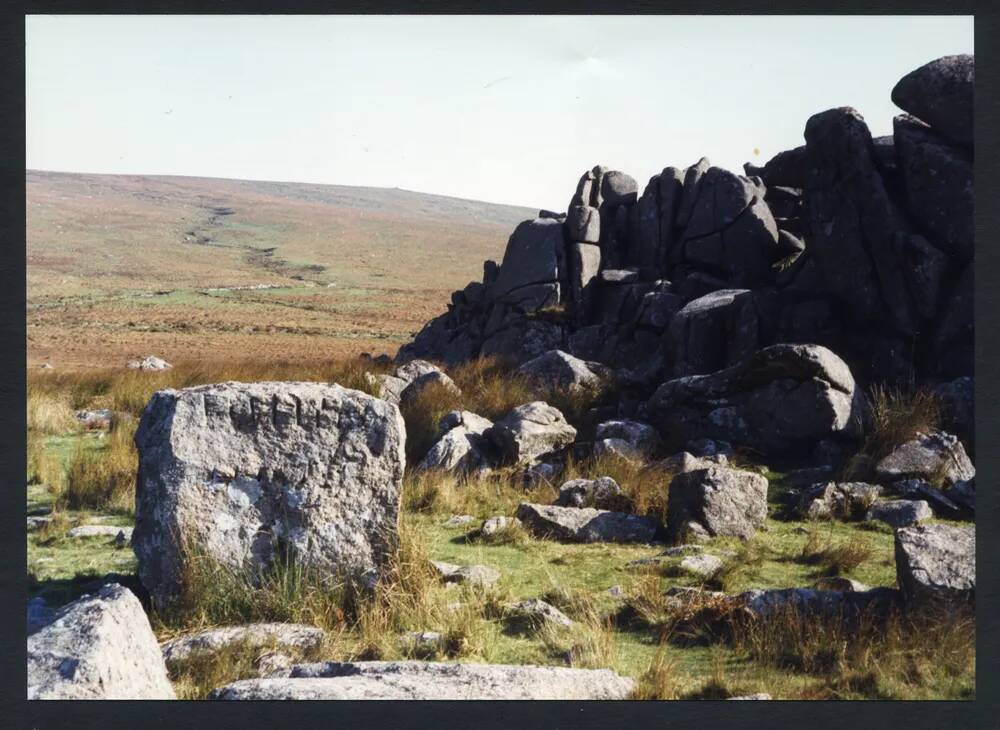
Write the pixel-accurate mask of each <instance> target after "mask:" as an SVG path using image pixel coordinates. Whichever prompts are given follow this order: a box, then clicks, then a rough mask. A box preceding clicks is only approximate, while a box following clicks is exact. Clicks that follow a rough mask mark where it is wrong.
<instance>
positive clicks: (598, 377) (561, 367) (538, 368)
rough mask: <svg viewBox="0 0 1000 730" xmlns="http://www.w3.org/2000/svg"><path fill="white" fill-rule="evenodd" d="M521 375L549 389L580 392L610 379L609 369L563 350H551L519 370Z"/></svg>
mask: <svg viewBox="0 0 1000 730" xmlns="http://www.w3.org/2000/svg"><path fill="white" fill-rule="evenodd" d="M517 372H518V374H519V375H523V376H525V377H526V378H528V379H529V380H533V381H535V382H537V383H540V384H542V385H545V386H547V387H549V388H560V389H563V390H568V391H579V390H585V389H593V388H597V387H599V386H600V385H601V383H602V382H603V381H604V379H605V378H607V377H608V375H609V372H608V368H607V367H606V366H604V365H602V364H601V363H599V362H587V361H585V360H581V359H579V358H577V357H573V356H572V355H570V354H569V353H566V352H563V351H562V350H549V351H548V352H546V353H544V354H542V355H539V356H538V357H536V358H534V359H532V360H529V361H528V362H526V363H524V364H523V365H521V367H519V368H518V369H517Z"/></svg>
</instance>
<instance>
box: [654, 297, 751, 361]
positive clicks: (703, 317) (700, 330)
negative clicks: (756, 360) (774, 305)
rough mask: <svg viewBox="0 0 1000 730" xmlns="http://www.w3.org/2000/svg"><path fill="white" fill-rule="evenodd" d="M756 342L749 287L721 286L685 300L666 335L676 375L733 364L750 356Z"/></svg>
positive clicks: (671, 321)
mask: <svg viewBox="0 0 1000 730" xmlns="http://www.w3.org/2000/svg"><path fill="white" fill-rule="evenodd" d="M758 341H759V334H758V321H757V311H756V308H755V307H754V294H753V292H751V291H750V290H748V289H722V290H720V291H714V292H712V293H710V294H706V295H705V296H702V297H699V298H698V299H695V300H694V301H691V302H688V303H687V304H686V305H684V307H683V308H682V309H681V310H680V311H679V312H677V313H676V314H675V315H674V316H673V318H672V319H671V320H670V324H669V329H668V330H667V337H666V345H667V351H668V352H669V353H670V355H671V358H672V372H673V374H674V375H675V376H682V375H703V374H705V373H711V372H715V371H716V370H721V369H722V368H725V367H728V366H730V365H734V364H736V363H738V362H739V361H740V360H743V359H744V358H746V357H748V356H749V355H751V354H752V353H753V352H754V351H755V350H756V349H757V347H758Z"/></svg>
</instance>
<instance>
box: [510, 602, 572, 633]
mask: <svg viewBox="0 0 1000 730" xmlns="http://www.w3.org/2000/svg"><path fill="white" fill-rule="evenodd" d="M505 618H506V619H507V622H508V624H509V625H511V626H512V627H513V628H516V629H521V630H529V631H537V630H538V629H540V628H542V627H543V626H558V627H561V628H570V627H572V626H573V620H572V619H570V617H569V616H567V615H566V614H564V613H563V612H562V611H560V610H559V609H558V608H556V607H555V606H552V605H550V604H548V603H546V602H545V601H543V600H541V599H538V598H529V599H527V600H525V601H518V602H517V603H515V604H513V605H511V606H510V607H508V609H507V611H506V613H505Z"/></svg>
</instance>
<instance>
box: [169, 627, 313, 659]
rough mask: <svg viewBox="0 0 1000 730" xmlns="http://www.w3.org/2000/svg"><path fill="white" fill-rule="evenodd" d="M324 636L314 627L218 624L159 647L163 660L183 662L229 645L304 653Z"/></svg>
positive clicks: (216, 651)
mask: <svg viewBox="0 0 1000 730" xmlns="http://www.w3.org/2000/svg"><path fill="white" fill-rule="evenodd" d="M324 636H325V633H324V631H323V630H322V629H317V628H316V627H314V626H305V625H303V624H283V623H256V624H247V625H244V626H219V627H216V628H211V629H206V630H204V631H199V632H197V633H194V634H187V635H185V636H179V637H177V638H176V639H171V640H170V641H167V642H165V643H164V644H163V645H161V647H160V649H161V650H162V652H163V659H164V661H166V662H183V661H186V660H188V659H191V658H193V657H196V656H201V655H205V654H215V653H218V652H220V651H222V650H224V649H226V648H227V647H231V646H242V647H247V648H250V649H253V650H261V649H268V648H272V647H276V648H279V649H283V650H286V651H287V650H294V651H297V652H301V653H304V654H305V653H309V652H313V651H316V650H317V649H319V648H320V645H321V644H322V643H323V638H324Z"/></svg>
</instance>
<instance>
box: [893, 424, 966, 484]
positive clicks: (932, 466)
mask: <svg viewBox="0 0 1000 730" xmlns="http://www.w3.org/2000/svg"><path fill="white" fill-rule="evenodd" d="M875 476H876V478H878V479H879V481H884V482H894V481H897V480H900V479H924V480H926V481H929V482H937V481H939V482H942V483H943V484H946V485H951V484H954V483H955V482H959V481H963V480H966V479H972V478H973V477H974V476H976V468H975V467H974V466H973V465H972V462H971V461H970V460H969V457H968V455H967V454H966V453H965V448H964V447H963V446H962V442H961V441H959V440H958V438H956V437H955V436H953V435H951V434H950V433H944V432H943V431H931V432H929V433H926V434H920V435H918V436H917V437H916V438H913V439H910V440H909V441H907V442H906V443H903V444H900V445H899V446H897V447H896V448H895V449H893V450H892V451H891V452H890V453H889V455H888V456H886V457H885V458H883V459H882V460H881V461H879V462H878V463H877V464H876V465H875Z"/></svg>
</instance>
